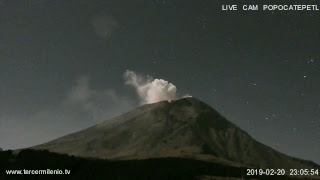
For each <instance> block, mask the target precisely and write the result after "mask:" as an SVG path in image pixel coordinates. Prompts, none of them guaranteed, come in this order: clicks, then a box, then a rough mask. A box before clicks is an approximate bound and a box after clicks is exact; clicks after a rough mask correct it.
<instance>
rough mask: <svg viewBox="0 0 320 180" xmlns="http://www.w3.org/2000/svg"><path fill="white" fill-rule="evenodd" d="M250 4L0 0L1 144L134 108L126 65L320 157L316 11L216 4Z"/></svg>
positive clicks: (285, 148) (292, 148) (270, 138)
mask: <svg viewBox="0 0 320 180" xmlns="http://www.w3.org/2000/svg"><path fill="white" fill-rule="evenodd" d="M252 2H254V1H249V0H247V1H239V0H236V1H231V0H229V1H225V0H223V1H217V0H193V1H191V0H171V1H169V0H163V1H160V0H145V1H142V0H138V1H131V0H125V1H124V0H87V1H85V0H68V1H66V0H24V1H21V0H1V1H0V147H1V148H3V149H15V148H22V147H28V146H32V145H36V144H40V143H44V142H47V141H49V140H52V139H55V138H58V137H60V136H63V135H66V134H69V133H72V132H76V131H79V130H82V129H84V128H87V127H89V126H91V125H94V124H96V123H99V122H101V121H104V120H106V119H108V118H110V117H113V116H115V115H118V114H121V113H124V112H126V111H128V110H130V109H133V108H135V107H138V105H139V104H138V101H139V100H138V98H137V95H136V92H135V91H134V89H133V88H132V87H130V86H127V85H125V83H124V78H123V74H124V72H125V71H126V70H132V71H135V72H136V73H138V74H140V75H143V76H148V75H149V76H152V77H154V78H162V79H165V80H167V81H169V82H171V83H173V84H174V85H175V86H176V87H177V89H178V93H179V95H180V96H183V95H184V94H190V95H192V96H193V97H196V98H198V99H200V100H202V101H204V102H206V103H208V104H209V105H211V106H212V107H214V108H215V109H216V110H218V111H219V112H220V113H221V114H222V115H223V116H225V117H226V118H227V119H228V120H230V121H231V122H233V123H235V124H236V125H238V126H239V127H240V128H241V129H243V130H245V131H247V132H248V133H249V134H250V135H251V136H252V137H254V138H255V139H256V140H258V141H260V142H262V143H264V144H266V145H268V146H270V147H272V148H274V149H276V150H278V151H280V152H282V153H285V154H288V155H292V156H295V157H299V158H304V159H309V160H312V161H315V162H317V163H320V11H290V12H285V11H262V10H259V11H242V10H238V11H222V10H221V5H222V4H237V5H242V4H250V3H251V4H256V3H252ZM261 2H263V3H265V4H276V3H274V2H278V3H279V1H273V2H272V1H261ZM281 2H282V3H281V4H286V3H290V4H319V7H320V2H319V1H307V0H305V1H292V0H287V1H281Z"/></svg>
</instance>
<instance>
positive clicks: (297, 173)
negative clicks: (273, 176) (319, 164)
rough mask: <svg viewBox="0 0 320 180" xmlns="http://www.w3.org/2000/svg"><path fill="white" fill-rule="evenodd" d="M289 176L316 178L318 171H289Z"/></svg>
mask: <svg viewBox="0 0 320 180" xmlns="http://www.w3.org/2000/svg"><path fill="white" fill-rule="evenodd" d="M289 175H290V176H318V175H319V169H290V172H289Z"/></svg>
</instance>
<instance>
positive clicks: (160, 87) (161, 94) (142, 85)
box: [124, 70, 177, 104]
mask: <svg viewBox="0 0 320 180" xmlns="http://www.w3.org/2000/svg"><path fill="white" fill-rule="evenodd" d="M124 78H125V84H127V85H130V86H133V87H134V88H135V89H136V91H137V93H138V96H139V98H140V100H141V104H150V103H156V102H159V101H165V100H168V101H171V100H175V99H176V98H177V97H176V92H177V88H176V86H175V85H173V84H172V83H169V82H168V81H166V80H163V79H153V78H152V77H149V76H148V77H143V76H141V75H138V74H136V73H135V72H133V71H130V70H127V71H126V72H125V73H124Z"/></svg>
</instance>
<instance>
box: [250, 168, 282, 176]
mask: <svg viewBox="0 0 320 180" xmlns="http://www.w3.org/2000/svg"><path fill="white" fill-rule="evenodd" d="M285 174H286V170H285V169H247V176H257V175H259V176H261V175H266V176H283V175H285Z"/></svg>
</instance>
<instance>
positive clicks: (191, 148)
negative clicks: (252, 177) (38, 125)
mask: <svg viewBox="0 0 320 180" xmlns="http://www.w3.org/2000/svg"><path fill="white" fill-rule="evenodd" d="M32 149H47V150H49V151H51V152H58V153H64V154H69V155H75V156H81V157H92V158H101V159H148V158H159V157H183V158H190V159H198V160H205V161H221V162H222V163H228V164H230V162H232V163H233V165H235V166H238V165H241V166H242V165H245V166H250V167H260V168H286V169H287V168H319V166H318V165H317V164H315V163H313V162H311V161H306V160H302V159H298V158H294V157H290V156H287V155H285V154H282V153H280V152H278V151H276V150H274V149H272V148H270V147H268V146H266V145H264V144H262V143H260V142H258V141H256V140H255V139H253V138H252V137H251V136H250V135H249V134H248V133H246V132H245V131H243V130H241V129H240V128H238V127H237V126H236V125H235V124H233V123H231V122H229V121H228V120H226V119H225V118H224V117H223V116H221V115H220V114H219V113H218V112H217V111H216V110H214V109H213V108H212V107H210V106H209V105H207V104H205V103H203V102H201V101H199V100H197V99H195V98H191V97H190V98H183V99H179V100H175V101H171V102H168V101H161V102H158V103H154V104H147V105H143V106H141V107H138V108H136V109H134V110H132V111H129V112H127V113H125V114H123V115H120V116H117V117H115V118H113V119H110V120H107V121H104V122H102V123H100V124H97V125H95V126H93V127H90V128H88V129H85V130H82V131H79V132H76V133H73V134H70V135H67V136H64V137H61V138H58V139H56V140H53V141H50V142H48V143H45V144H41V145H38V146H35V147H32Z"/></svg>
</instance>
